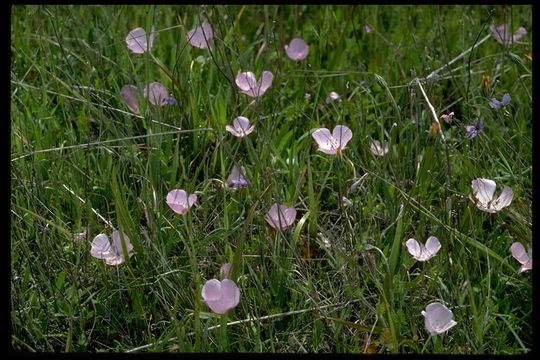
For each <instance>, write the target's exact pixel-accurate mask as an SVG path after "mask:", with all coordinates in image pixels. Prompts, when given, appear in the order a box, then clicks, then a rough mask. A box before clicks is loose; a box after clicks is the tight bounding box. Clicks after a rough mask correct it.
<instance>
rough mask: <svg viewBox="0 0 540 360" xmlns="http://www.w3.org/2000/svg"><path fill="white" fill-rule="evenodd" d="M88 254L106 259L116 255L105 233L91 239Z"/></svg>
mask: <svg viewBox="0 0 540 360" xmlns="http://www.w3.org/2000/svg"><path fill="white" fill-rule="evenodd" d="M90 254H91V255H92V256H93V257H95V258H97V259H106V258H110V257H113V256H116V253H115V251H114V249H113V248H112V246H111V243H110V242H109V237H108V236H107V235H105V234H99V235H97V236H96V237H95V238H94V240H92V245H91V248H90Z"/></svg>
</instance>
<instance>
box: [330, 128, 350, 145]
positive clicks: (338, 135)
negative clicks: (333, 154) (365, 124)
mask: <svg viewBox="0 0 540 360" xmlns="http://www.w3.org/2000/svg"><path fill="white" fill-rule="evenodd" d="M332 135H333V136H334V138H335V139H336V142H337V143H338V147H339V148H340V149H345V147H346V146H347V143H348V142H349V141H350V140H351V139H352V131H351V129H349V128H348V127H347V126H345V125H336V127H334V130H333V131H332Z"/></svg>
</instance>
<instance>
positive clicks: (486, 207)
mask: <svg viewBox="0 0 540 360" xmlns="http://www.w3.org/2000/svg"><path fill="white" fill-rule="evenodd" d="M471 186H472V189H473V196H474V197H475V198H476V201H475V202H476V207H477V208H479V209H480V210H482V211H486V212H488V213H496V212H499V211H501V210H502V209H503V208H505V207H507V206H508V205H510V203H511V202H512V199H513V197H514V192H513V191H512V189H510V188H509V187H508V186H505V187H504V188H503V189H502V192H501V195H500V196H499V197H498V198H497V199H495V196H494V194H495V188H496V187H497V185H496V184H495V181H493V180H490V179H483V178H478V179H474V180H473V181H472V183H471Z"/></svg>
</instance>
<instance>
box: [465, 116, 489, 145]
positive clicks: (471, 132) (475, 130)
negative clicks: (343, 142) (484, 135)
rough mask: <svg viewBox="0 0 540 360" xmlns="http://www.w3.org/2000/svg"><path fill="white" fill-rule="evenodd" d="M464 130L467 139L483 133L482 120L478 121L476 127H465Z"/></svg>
mask: <svg viewBox="0 0 540 360" xmlns="http://www.w3.org/2000/svg"><path fill="white" fill-rule="evenodd" d="M465 130H466V131H467V139H469V140H472V139H474V138H475V137H477V136H478V135H479V134H480V133H481V132H482V131H484V120H483V119H482V118H480V119H478V122H477V123H476V125H467V126H465Z"/></svg>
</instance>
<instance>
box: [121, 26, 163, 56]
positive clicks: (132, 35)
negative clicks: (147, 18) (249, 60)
mask: <svg viewBox="0 0 540 360" xmlns="http://www.w3.org/2000/svg"><path fill="white" fill-rule="evenodd" d="M155 37H156V33H155V32H154V27H153V26H152V30H151V32H150V37H148V38H147V37H146V31H144V29H143V28H141V27H138V28H135V29H133V30H131V31H130V32H129V34H128V35H127V36H126V44H127V46H128V48H129V49H130V50H131V51H132V52H133V53H134V54H143V53H144V52H145V51H150V49H151V48H152V46H153V45H154V38H155Z"/></svg>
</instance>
